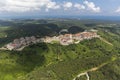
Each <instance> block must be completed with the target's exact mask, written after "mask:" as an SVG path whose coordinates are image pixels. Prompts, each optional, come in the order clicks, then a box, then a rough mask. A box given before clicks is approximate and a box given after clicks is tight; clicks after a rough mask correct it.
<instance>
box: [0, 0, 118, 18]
mask: <svg viewBox="0 0 120 80" xmlns="http://www.w3.org/2000/svg"><path fill="white" fill-rule="evenodd" d="M119 3H120V0H4V1H2V0H0V18H1V17H16V16H18V17H22V16H33V17H34V16H45V15H47V16H51V15H52V16H53V15H64V16H65V15H79V16H83V15H84V16H87V15H90V16H119V15H120V4H119Z"/></svg>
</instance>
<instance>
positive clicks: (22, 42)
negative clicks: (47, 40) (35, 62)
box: [5, 36, 40, 50]
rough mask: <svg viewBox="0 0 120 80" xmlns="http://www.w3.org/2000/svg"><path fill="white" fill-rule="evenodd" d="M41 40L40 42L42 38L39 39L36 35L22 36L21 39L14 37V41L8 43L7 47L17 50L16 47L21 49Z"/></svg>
mask: <svg viewBox="0 0 120 80" xmlns="http://www.w3.org/2000/svg"><path fill="white" fill-rule="evenodd" d="M39 42H40V39H37V38H36V37H35V36H31V37H21V38H20V39H14V40H13V42H11V43H9V44H7V45H6V46H5V47H6V48H7V49H8V50H15V49H19V48H21V47H23V46H28V45H30V44H36V43H39Z"/></svg>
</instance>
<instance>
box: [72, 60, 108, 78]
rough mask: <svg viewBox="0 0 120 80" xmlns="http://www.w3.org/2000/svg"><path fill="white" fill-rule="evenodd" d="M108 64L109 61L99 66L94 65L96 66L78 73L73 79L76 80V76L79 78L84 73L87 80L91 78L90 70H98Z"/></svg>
mask: <svg viewBox="0 0 120 80" xmlns="http://www.w3.org/2000/svg"><path fill="white" fill-rule="evenodd" d="M107 64H108V62H106V63H103V64H101V65H99V66H98V67H94V68H91V69H89V70H86V71H85V72H83V73H80V74H78V75H77V76H76V77H75V78H74V79H73V80H76V78H79V77H81V76H84V75H85V76H86V77H87V80H90V77H89V75H88V72H93V71H96V70H98V69H100V68H101V67H103V66H105V65H107Z"/></svg>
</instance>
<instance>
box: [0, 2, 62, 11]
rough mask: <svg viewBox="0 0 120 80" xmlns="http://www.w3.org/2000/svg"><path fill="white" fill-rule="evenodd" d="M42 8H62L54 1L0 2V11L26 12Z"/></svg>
mask: <svg viewBox="0 0 120 80" xmlns="http://www.w3.org/2000/svg"><path fill="white" fill-rule="evenodd" d="M42 8H46V9H47V10H49V9H58V8H60V6H59V5H58V4H57V3H56V2H53V1H52V0H5V1H4V2H3V1H0V11H8V12H9V11H11V12H26V11H34V10H41V9H42Z"/></svg>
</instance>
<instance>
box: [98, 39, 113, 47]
mask: <svg viewBox="0 0 120 80" xmlns="http://www.w3.org/2000/svg"><path fill="white" fill-rule="evenodd" d="M98 38H99V39H100V40H101V41H104V42H105V43H107V44H109V45H112V46H113V44H112V43H110V42H108V41H107V40H105V39H104V38H102V37H98Z"/></svg>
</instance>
